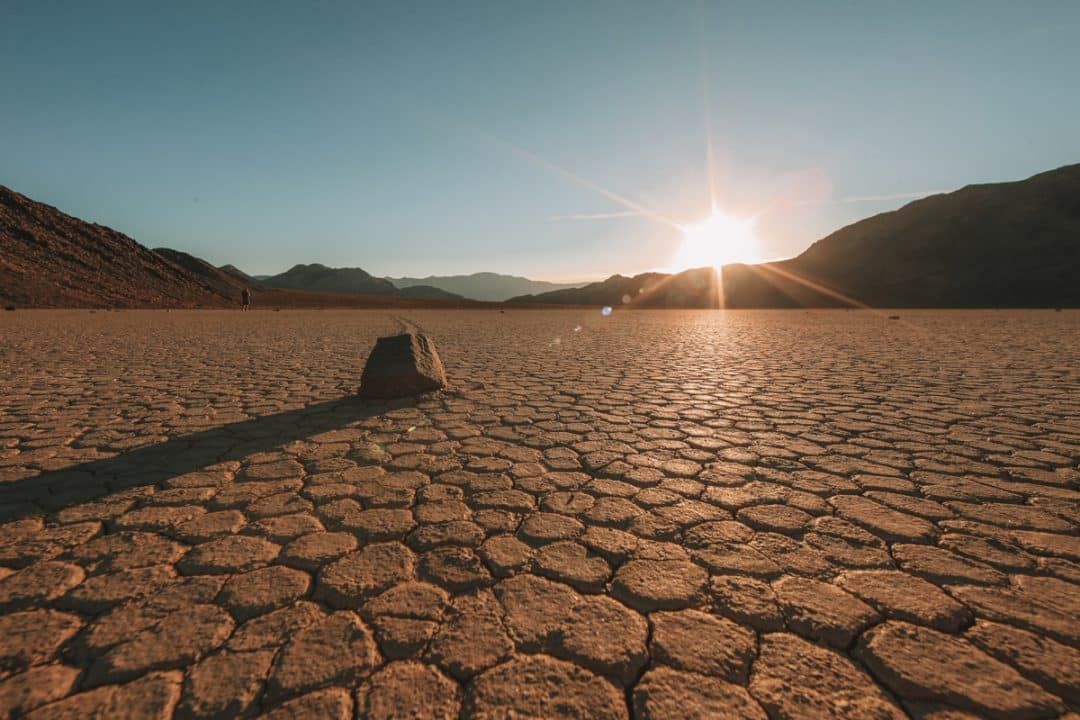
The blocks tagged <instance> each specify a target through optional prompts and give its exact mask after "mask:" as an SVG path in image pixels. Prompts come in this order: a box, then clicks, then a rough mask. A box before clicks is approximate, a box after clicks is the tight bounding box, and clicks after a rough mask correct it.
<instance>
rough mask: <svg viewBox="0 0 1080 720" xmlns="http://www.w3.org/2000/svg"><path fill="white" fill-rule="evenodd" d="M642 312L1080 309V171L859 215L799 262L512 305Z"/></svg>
mask: <svg viewBox="0 0 1080 720" xmlns="http://www.w3.org/2000/svg"><path fill="white" fill-rule="evenodd" d="M624 298H629V299H631V300H633V304H634V305H635V306H639V307H729V308H783V307H858V306H863V305H867V306H872V307H1058V306H1068V307H1077V306H1080V165H1068V166H1065V167H1061V168H1058V169H1057V170H1051V171H1048V172H1044V173H1040V174H1038V175H1034V176H1032V177H1030V178H1028V179H1027V180H1020V181H1016V182H1006V183H992V184H982V185H968V186H967V187H964V188H961V189H960V190H957V191H955V192H951V193H943V194H939V195H933V196H931V197H927V198H923V199H921V200H916V201H914V202H911V203H908V204H907V205H905V206H904V207H902V208H900V209H899V210H895V211H892V212H886V213H881V214H880V215H875V216H873V217H870V218H867V219H865V220H861V221H859V222H856V223H854V224H852V225H848V226H847V227H844V228H841V229H840V230H837V231H836V232H834V233H832V234H831V235H828V236H827V237H825V238H822V239H821V240H819V241H817V242H816V243H814V244H813V245H811V246H810V247H809V248H808V249H807V250H806V251H805V252H803V253H802V254H801V255H799V256H798V257H795V258H792V259H790V260H783V261H780V262H771V263H763V264H760V265H727V266H725V267H724V268H723V269H722V270H721V271H719V272H714V271H710V270H708V269H698V270H689V271H686V272H683V273H678V274H676V275H664V274H660V273H646V274H643V275H637V276H635V277H632V278H628V277H623V276H621V275H613V276H612V277H610V278H608V279H607V280H604V281H603V282H599V283H592V284H589V285H586V286H584V287H582V288H578V289H576V290H560V291H556V292H549V293H541V294H535V295H526V296H520V297H515V298H512V301H513V302H518V303H541V304H546V305H553V304H566V305H611V306H616V305H619V304H621V303H622V302H623V299H624Z"/></svg>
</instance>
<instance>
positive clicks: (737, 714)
mask: <svg viewBox="0 0 1080 720" xmlns="http://www.w3.org/2000/svg"><path fill="white" fill-rule="evenodd" d="M634 717H635V718H641V720H664V719H665V718H676V717H677V718H686V719H687V720H709V718H738V719H740V720H741V719H743V718H752V719H753V720H766V718H767V717H768V716H767V715H766V714H765V712H764V711H763V710H762V709H761V706H760V705H758V704H757V702H756V701H755V700H754V699H753V698H752V697H750V694H749V693H747V692H746V689H745V688H743V687H741V686H739V685H736V684H734V683H730V682H726V681H724V680H720V679H718V678H715V677H708V676H704V675H697V674H695V673H692V672H677V671H675V670H673V669H671V668H667V667H663V666H661V667H657V668H656V669H654V670H650V671H649V672H647V673H645V675H644V676H643V677H642V678H641V680H640V681H639V682H638V684H637V686H636V687H635V688H634Z"/></svg>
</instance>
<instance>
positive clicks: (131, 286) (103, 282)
mask: <svg viewBox="0 0 1080 720" xmlns="http://www.w3.org/2000/svg"><path fill="white" fill-rule="evenodd" d="M0 301H2V302H4V303H5V304H11V305H15V306H19V307H96V306H108V307H193V306H196V305H218V304H222V303H223V302H224V298H223V297H222V296H220V295H219V294H218V292H217V291H216V290H214V289H213V288H211V287H208V286H207V284H205V283H203V282H200V281H199V280H198V279H197V278H196V277H195V276H194V275H193V274H192V273H191V272H190V271H189V270H187V269H185V268H184V267H183V266H182V265H178V264H176V263H174V262H172V261H171V260H170V259H168V258H166V257H164V256H162V255H159V254H158V253H155V252H154V251H152V250H150V249H148V248H146V247H144V246H142V245H140V244H139V243H137V242H136V241H135V240H132V239H131V238H130V237H128V236H127V235H124V234H123V233H121V232H117V231H116V230H113V229H111V228H107V227H105V226H103V225H97V224H93V223H87V222H83V221H82V220H79V219H78V218H74V217H72V216H70V215H67V214H65V213H63V212H61V211H59V210H57V209H56V208H54V207H52V206H51V205H46V204H44V203H39V202H36V201H34V200H31V199H30V198H27V197H26V196H24V195H20V194H19V193H17V192H15V191H14V190H11V189H9V188H6V187H3V186H0Z"/></svg>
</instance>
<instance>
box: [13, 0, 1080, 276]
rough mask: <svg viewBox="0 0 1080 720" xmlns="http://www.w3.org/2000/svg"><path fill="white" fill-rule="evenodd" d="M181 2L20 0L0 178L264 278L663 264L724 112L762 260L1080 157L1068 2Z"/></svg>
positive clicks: (720, 138)
mask: <svg viewBox="0 0 1080 720" xmlns="http://www.w3.org/2000/svg"><path fill="white" fill-rule="evenodd" d="M168 5H170V7H166V4H162V3H145V2H131V3H117V2H102V3H85V2H70V3H67V2H65V3H60V2H48V1H43V2H34V3H11V4H9V5H8V7H6V8H5V11H4V22H3V24H2V27H0V87H2V88H3V98H4V100H3V112H0V184H4V185H7V186H9V187H12V188H13V189H15V190H17V191H19V192H22V193H23V194H26V195H28V196H30V197H32V198H34V199H37V200H41V201H44V202H48V203H49V204H52V205H56V206H57V207H59V208H60V209H62V210H64V211H65V212H68V213H71V214H73V215H76V216H78V217H81V218H84V219H87V220H92V221H95V222H99V223H102V224H105V225H109V226H111V227H115V228H117V229H119V230H121V231H123V232H125V233H127V234H129V235H131V236H132V237H134V238H136V239H137V240H139V241H140V242H142V243H143V244H145V245H148V246H150V247H159V246H167V247H173V248H176V249H180V250H185V251H187V252H191V253H194V254H196V255H199V256H201V257H204V258H206V259H208V260H210V261H212V262H214V263H216V264H224V263H232V264H235V265H237V266H239V267H240V268H241V269H243V270H245V271H247V272H250V273H257V274H262V273H274V272H280V271H282V270H284V269H286V268H288V267H290V266H291V265H293V264H295V263H299V262H321V263H324V264H327V265H333V266H358V267H363V268H364V269H366V270H368V271H369V272H372V273H375V274H378V275H393V276H396V275H406V274H407V275H419V276H423V275H428V274H452V273H465V272H474V271H480V270H491V271H497V272H507V273H514V274H522V275H527V276H530V277H534V278H541V279H551V280H579V279H595V278H599V277H605V276H607V275H610V274H611V273H614V272H622V273H636V272H641V271H645V270H650V269H654V268H664V267H669V266H670V263H671V262H672V258H673V257H674V256H675V253H676V252H677V249H678V245H679V242H680V239H681V238H680V234H679V233H678V232H677V231H675V230H672V229H671V228H670V227H668V226H666V225H664V224H662V223H658V222H656V221H655V220H652V219H650V218H648V217H646V216H642V215H640V214H634V211H633V210H631V209H629V208H628V206H627V205H625V204H620V202H619V201H617V200H615V199H613V197H612V196H613V195H617V196H619V197H621V198H625V199H629V200H631V201H632V202H633V203H635V204H636V205H639V206H643V207H646V208H648V209H649V210H651V211H655V212H657V213H661V214H662V215H664V216H666V217H670V218H672V219H674V220H675V221H676V222H679V223H691V222H694V221H696V220H699V219H701V218H702V217H704V216H705V215H706V214H707V212H708V211H709V190H708V188H709V182H708V173H707V169H706V149H705V148H706V120H707V121H708V135H709V137H711V140H712V143H713V145H714V163H713V166H714V169H715V173H716V180H717V194H718V200H719V204H720V205H721V206H722V207H723V208H724V210H725V211H727V212H729V213H731V214H734V215H739V216H743V217H751V216H753V217H756V218H757V222H756V227H757V232H758V235H759V237H760V238H761V240H762V243H763V250H764V254H765V255H766V256H768V257H770V258H779V257H787V256H791V255H795V254H797V253H798V252H800V251H801V250H803V249H804V248H805V247H806V246H807V245H808V244H810V243H811V242H813V241H814V240H817V239H819V238H820V237H822V236H824V235H826V234H827V233H829V232H831V231H832V230H835V229H837V228H838V227H841V226H843V225H845V224H848V223H850V222H853V221H855V220H857V219H859V218H862V217H865V216H868V215H872V214H874V213H878V212H882V211H885V210H890V209H894V208H896V207H899V206H900V205H902V204H904V203H906V202H909V201H910V200H911V199H912V198H914V197H917V196H919V195H921V194H927V193H931V192H938V191H948V190H954V189H956V188H958V187H961V186H963V185H965V184H969V183H974V182H995V181H1004V180H1013V179H1020V178H1024V177H1027V176H1029V175H1032V174H1034V173H1036V172H1040V171H1043V170H1048V169H1051V168H1054V167H1058V166H1061V165H1065V164H1070V163H1074V162H1078V161H1080V133H1077V132H1076V129H1077V128H1078V127H1080V81H1078V77H1080V76H1078V74H1077V71H1078V69H1080V43H1077V42H1076V30H1077V28H1078V27H1080V3H1078V2H1075V0H1063V1H1061V2H1032V3H1017V2H998V1H996V0H986V1H984V2H948V1H945V2H940V3H936V2H935V3H930V2H922V3H883V2H865V3H850V2H816V3H809V2H808V3H802V2H791V3H773V2H708V1H705V2H698V1H697V0H688V1H686V2H679V1H672V2H648V1H644V2H636V1H632V0H623V1H620V2H610V1H607V0H587V1H586V2H581V0H572V1H569V2H564V1H563V0H550V1H545V2H540V3H537V2H517V1H502V2H498V1H495V2H484V3H481V2H460V3H442V2H432V3H418V2H385V3H363V2H335V3H330V2H322V3H320V2H315V3H278V2H240V1H238V0H236V1H228V0H227V1H225V2H212V3H209V2H208V3H203V2H192V3H183V4H181V3H170V4H168ZM706 99H707V100H708V102H707V103H706ZM706 105H708V107H709V109H710V111H709V113H708V116H707V115H706V111H705V108H706ZM575 178H578V179H575ZM597 188H602V189H604V190H606V191H608V194H605V193H603V192H600V191H599V190H598V189H597Z"/></svg>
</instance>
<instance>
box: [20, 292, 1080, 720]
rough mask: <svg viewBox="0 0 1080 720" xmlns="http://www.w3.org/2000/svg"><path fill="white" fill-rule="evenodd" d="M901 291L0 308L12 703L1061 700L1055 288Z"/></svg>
mask: <svg viewBox="0 0 1080 720" xmlns="http://www.w3.org/2000/svg"><path fill="white" fill-rule="evenodd" d="M900 315H901V319H900V320H893V321H890V320H888V319H887V317H886V315H884V314H875V313H870V312H843V311H820V312H802V311H764V312H729V313H719V312H717V313H710V312H676V311H669V312H645V311H642V312H620V311H616V312H615V313H614V314H613V315H612V316H610V317H602V316H601V315H600V313H599V312H592V311H551V312H546V311H544V312H538V311H531V312H529V311H520V312H515V311H507V312H505V313H501V312H496V311H475V312H473V311H406V312H404V314H402V313H396V314H395V312H393V311H322V312H316V311H308V312H305V311H284V312H278V313H274V312H252V313H246V314H242V313H239V312H230V311H184V312H175V311H174V312H165V311H123V312H112V313H109V312H96V313H95V312H88V311H33V312H26V311H19V312H15V313H2V314H0V367H2V368H4V371H3V385H4V390H3V393H2V394H0V638H3V641H2V642H0V717H12V716H16V717H17V716H22V715H27V716H29V717H31V718H63V717H108V718H121V717H176V718H210V717H238V716H265V717H271V718H297V717H312V718H328V717H332V718H336V717H342V718H346V717H364V718H391V717H424V718H457V717H468V718H472V717H475V718H511V717H513V718H530V717H535V718H540V717H544V718H552V717H568V718H627V717H634V718H686V717H696V718H715V717H725V718H727V717H751V718H764V717H772V718H797V717H798V718H801V717H835V718H893V717H896V718H900V717H906V716H911V717H917V718H936V719H938V720H944V719H945V718H963V717H1000V718H1043V717H1046V718H1051V717H1059V716H1064V715H1068V714H1070V713H1073V712H1075V711H1076V710H1077V708H1078V703H1080V650H1078V649H1077V648H1078V647H1080V622H1078V621H1077V620H1078V618H1080V537H1078V529H1080V503H1078V502H1077V500H1078V498H1080V492H1078V486H1080V471H1078V464H1080V314H1078V313H1077V312H1076V311H1066V312H1062V313H1054V312H1049V311H1031V312H906V311H902V312H901V313H900ZM403 329H410V330H422V331H424V332H425V333H427V334H428V335H430V336H431V337H432V338H433V339H434V340H435V342H436V343H437V344H438V347H439V350H440V353H441V355H442V360H443V362H444V364H445V365H446V369H447V373H448V375H449V378H450V382H451V385H452V387H451V388H450V389H449V390H447V391H442V392H439V393H435V394H430V395H426V396H422V397H419V398H417V399H414V400H406V401H395V402H390V403H383V402H374V401H364V400H360V399H358V398H357V397H356V391H357V386H358V384H359V379H360V371H361V367H362V362H363V359H364V357H365V356H366V353H367V352H368V351H369V350H370V348H371V347H372V346H373V344H374V342H375V339H376V338H377V337H378V336H380V335H386V334H392V333H394V332H397V331H400V330H403Z"/></svg>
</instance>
